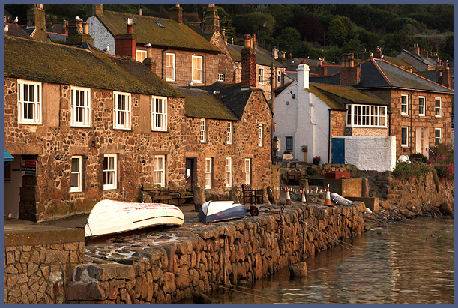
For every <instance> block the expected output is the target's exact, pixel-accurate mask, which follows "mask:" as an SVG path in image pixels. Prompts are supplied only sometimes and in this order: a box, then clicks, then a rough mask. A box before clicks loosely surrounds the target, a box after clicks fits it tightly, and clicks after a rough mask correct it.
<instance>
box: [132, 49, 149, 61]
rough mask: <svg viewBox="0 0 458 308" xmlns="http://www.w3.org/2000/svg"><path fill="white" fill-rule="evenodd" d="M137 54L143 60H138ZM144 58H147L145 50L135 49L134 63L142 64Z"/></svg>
mask: <svg viewBox="0 0 458 308" xmlns="http://www.w3.org/2000/svg"><path fill="white" fill-rule="evenodd" d="M139 54H141V57H142V58H143V60H141V61H140V60H139V58H140V57H139ZM146 58H148V52H147V51H146V50H143V49H136V50H135V61H137V62H143V61H144V60H145V59H146Z"/></svg>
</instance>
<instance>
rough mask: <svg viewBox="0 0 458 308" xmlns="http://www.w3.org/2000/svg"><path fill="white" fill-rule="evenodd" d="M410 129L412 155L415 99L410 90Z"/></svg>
mask: <svg viewBox="0 0 458 308" xmlns="http://www.w3.org/2000/svg"><path fill="white" fill-rule="evenodd" d="M409 103H410V129H409V137H410V147H409V148H410V155H412V141H413V139H412V135H413V100H412V92H410V102H409Z"/></svg>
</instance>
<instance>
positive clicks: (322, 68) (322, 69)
mask: <svg viewBox="0 0 458 308" xmlns="http://www.w3.org/2000/svg"><path fill="white" fill-rule="evenodd" d="M318 60H319V61H320V63H319V70H320V76H322V77H324V76H328V66H327V65H326V64H325V62H326V61H325V60H324V58H318Z"/></svg>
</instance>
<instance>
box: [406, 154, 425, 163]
mask: <svg viewBox="0 0 458 308" xmlns="http://www.w3.org/2000/svg"><path fill="white" fill-rule="evenodd" d="M409 160H410V161H411V162H413V163H423V164H426V163H427V162H428V159H427V158H426V156H425V155H423V154H421V153H417V154H411V155H409Z"/></svg>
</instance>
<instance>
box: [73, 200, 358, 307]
mask: <svg viewBox="0 0 458 308" xmlns="http://www.w3.org/2000/svg"><path fill="white" fill-rule="evenodd" d="M364 210H365V207H364V204H362V203H360V204H358V205H353V206H348V207H342V206H339V207H325V206H321V205H302V204H295V205H290V206H286V207H285V208H284V209H280V208H271V209H269V210H267V211H262V212H261V214H260V215H259V216H257V217H247V218H244V219H242V220H236V221H229V222H221V223H214V224H209V225H202V224H195V225H193V226H186V225H184V226H182V227H180V228H179V229H181V230H184V231H180V232H181V236H180V238H178V239H177V240H175V241H168V242H165V243H161V244H157V243H154V241H153V240H151V242H149V243H148V240H146V239H145V238H143V242H142V244H141V245H138V244H137V245H135V244H131V247H130V249H131V252H132V253H131V255H132V256H131V257H130V258H129V259H128V260H124V261H123V262H122V263H123V264H121V263H119V262H113V261H110V260H105V261H103V259H104V258H103V257H102V258H101V259H99V260H98V261H97V262H88V263H86V264H81V265H79V266H77V267H76V268H75V270H74V271H73V277H72V281H71V282H70V283H69V284H68V286H67V288H66V290H65V294H66V302H68V303H174V302H179V301H181V300H184V299H188V298H192V297H193V296H195V295H196V294H208V293H210V292H212V291H215V290H218V289H220V288H222V287H224V286H227V285H229V284H233V285H237V284H238V283H240V282H241V281H245V282H246V281H254V280H256V279H260V278H263V277H267V276H269V275H272V274H273V273H275V272H276V271H278V270H279V269H281V268H284V267H287V266H288V265H290V264H294V263H297V262H300V261H303V260H305V259H306V258H308V257H312V256H314V255H315V254H316V253H317V252H319V251H321V250H325V249H327V248H329V247H331V246H333V245H336V244H338V243H340V242H341V241H342V240H343V239H346V238H351V237H355V236H358V235H361V234H362V232H363V231H364V218H363V212H364ZM119 245H124V246H123V249H124V250H125V249H126V247H125V246H126V244H124V243H121V244H119ZM127 248H129V247H127ZM127 250H128V249H127Z"/></svg>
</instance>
